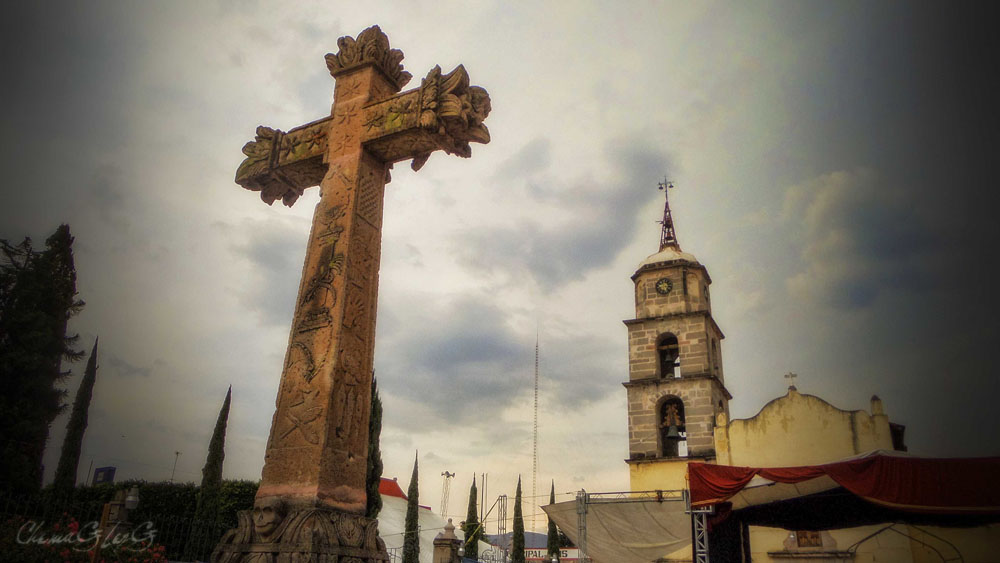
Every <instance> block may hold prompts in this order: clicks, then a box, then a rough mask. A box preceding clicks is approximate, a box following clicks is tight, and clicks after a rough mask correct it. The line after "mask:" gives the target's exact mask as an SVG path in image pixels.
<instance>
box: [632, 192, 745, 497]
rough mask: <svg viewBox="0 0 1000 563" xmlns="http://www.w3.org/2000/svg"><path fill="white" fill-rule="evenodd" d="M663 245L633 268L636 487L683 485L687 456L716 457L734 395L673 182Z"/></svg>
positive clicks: (706, 280) (705, 278)
mask: <svg viewBox="0 0 1000 563" xmlns="http://www.w3.org/2000/svg"><path fill="white" fill-rule="evenodd" d="M672 188H673V184H672V183H670V182H668V181H664V182H662V183H660V184H659V189H660V190H662V191H663V193H664V196H665V200H664V206H663V219H662V220H661V221H660V224H661V226H662V229H661V231H660V249H659V251H658V252H656V253H655V254H652V255H650V256H649V257H647V258H646V259H645V260H643V261H642V262H641V263H640V264H639V267H638V268H637V269H636V272H635V274H633V275H632V281H633V282H634V283H635V318H634V319H629V320H626V321H624V322H625V326H626V327H627V328H628V349H629V380H628V381H627V382H625V383H624V386H625V389H626V392H627V394H628V430H629V458H628V459H627V460H626V461H627V463H628V464H629V475H630V479H631V485H632V490H653V489H682V488H685V484H684V477H685V471H684V470H685V468H686V466H687V462H688V460H692V459H694V460H699V461H714V460H715V443H714V439H713V434H714V433H713V429H714V427H715V420H716V416H717V415H719V414H720V413H721V414H724V415H725V416H726V417H727V418H728V416H729V400H730V399H731V398H732V396H731V395H730V394H729V391H727V390H726V387H725V378H724V375H723V370H722V339H723V338H724V335H723V334H722V330H721V329H720V328H719V325H717V324H716V323H715V320H714V319H713V318H712V302H711V298H710V296H709V290H708V287H709V285H711V283H712V278H711V277H709V275H708V270H707V269H706V268H705V266H703V265H702V264H701V263H700V262H698V260H697V259H696V258H695V257H694V255H692V254H689V253H687V252H683V251H682V250H681V247H680V244H679V243H678V242H677V236H676V234H675V232H674V224H673V217H672V216H671V213H670V199H669V190H670V189H672Z"/></svg>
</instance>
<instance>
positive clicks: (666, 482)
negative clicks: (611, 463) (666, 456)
mask: <svg viewBox="0 0 1000 563" xmlns="http://www.w3.org/2000/svg"><path fill="white" fill-rule="evenodd" d="M687 464H688V461H687V460H686V459H679V460H658V461H643V462H632V463H629V466H628V473H629V484H630V487H631V489H632V490H633V491H655V490H664V491H678V490H681V489H687V488H688V486H687Z"/></svg>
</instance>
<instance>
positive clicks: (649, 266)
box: [632, 260, 712, 285]
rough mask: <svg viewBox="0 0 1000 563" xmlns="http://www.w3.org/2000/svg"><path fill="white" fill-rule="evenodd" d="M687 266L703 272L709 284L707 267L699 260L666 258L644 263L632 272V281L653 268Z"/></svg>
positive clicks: (710, 278) (663, 268)
mask: <svg viewBox="0 0 1000 563" xmlns="http://www.w3.org/2000/svg"><path fill="white" fill-rule="evenodd" d="M680 267H687V268H691V269H692V270H701V271H702V272H704V273H705V279H707V280H708V283H709V285H711V284H712V276H710V275H709V274H708V268H706V267H705V265H704V264H702V263H700V262H691V261H689V260H668V261H666V262H654V263H653V264H646V265H645V266H642V267H641V268H639V269H638V270H636V271H635V273H634V274H632V281H635V280H636V278H638V277H639V275H640V274H644V273H646V272H649V271H653V270H666V269H667V268H680Z"/></svg>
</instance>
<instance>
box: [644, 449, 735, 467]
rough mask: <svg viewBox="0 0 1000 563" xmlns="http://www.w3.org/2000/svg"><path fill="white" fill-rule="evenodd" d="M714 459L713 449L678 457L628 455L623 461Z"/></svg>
mask: <svg viewBox="0 0 1000 563" xmlns="http://www.w3.org/2000/svg"><path fill="white" fill-rule="evenodd" d="M715 459H716V456H715V450H710V451H708V452H702V453H697V454H690V455H687V456H684V457H680V456H678V457H661V456H648V457H639V458H636V457H630V458H627V459H625V460H624V461H625V463H628V464H629V465H641V464H643V463H660V462H665V461H695V460H700V461H705V462H711V461H715Z"/></svg>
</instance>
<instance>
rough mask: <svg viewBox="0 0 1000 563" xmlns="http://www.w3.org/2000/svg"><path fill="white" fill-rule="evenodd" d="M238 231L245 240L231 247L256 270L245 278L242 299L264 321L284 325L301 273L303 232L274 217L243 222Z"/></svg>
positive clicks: (287, 321)
mask: <svg viewBox="0 0 1000 563" xmlns="http://www.w3.org/2000/svg"><path fill="white" fill-rule="evenodd" d="M239 232H240V234H241V235H242V236H245V237H246V240H245V241H242V242H240V243H237V244H235V245H233V247H232V249H233V251H235V252H237V253H238V254H241V255H242V256H244V257H245V258H247V259H248V260H249V261H250V262H251V263H252V264H253V271H254V272H255V273H256V275H255V276H254V277H255V278H256V279H249V280H247V281H246V286H245V287H244V288H243V292H242V296H241V299H240V300H241V302H242V303H243V304H244V305H245V306H246V307H248V308H250V309H252V310H255V311H257V312H258V313H259V314H260V317H261V320H262V321H263V322H264V323H266V324H271V325H279V326H285V325H287V324H288V323H289V321H290V319H291V317H292V310H293V308H294V306H295V294H296V288H297V287H298V282H299V276H300V275H301V273H302V261H303V259H304V254H305V246H304V245H303V244H302V237H303V235H302V233H301V232H300V230H299V229H296V228H294V226H293V224H291V223H289V222H285V221H279V220H276V219H275V220H266V221H260V222H252V223H248V224H245V225H243V228H241V229H239Z"/></svg>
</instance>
